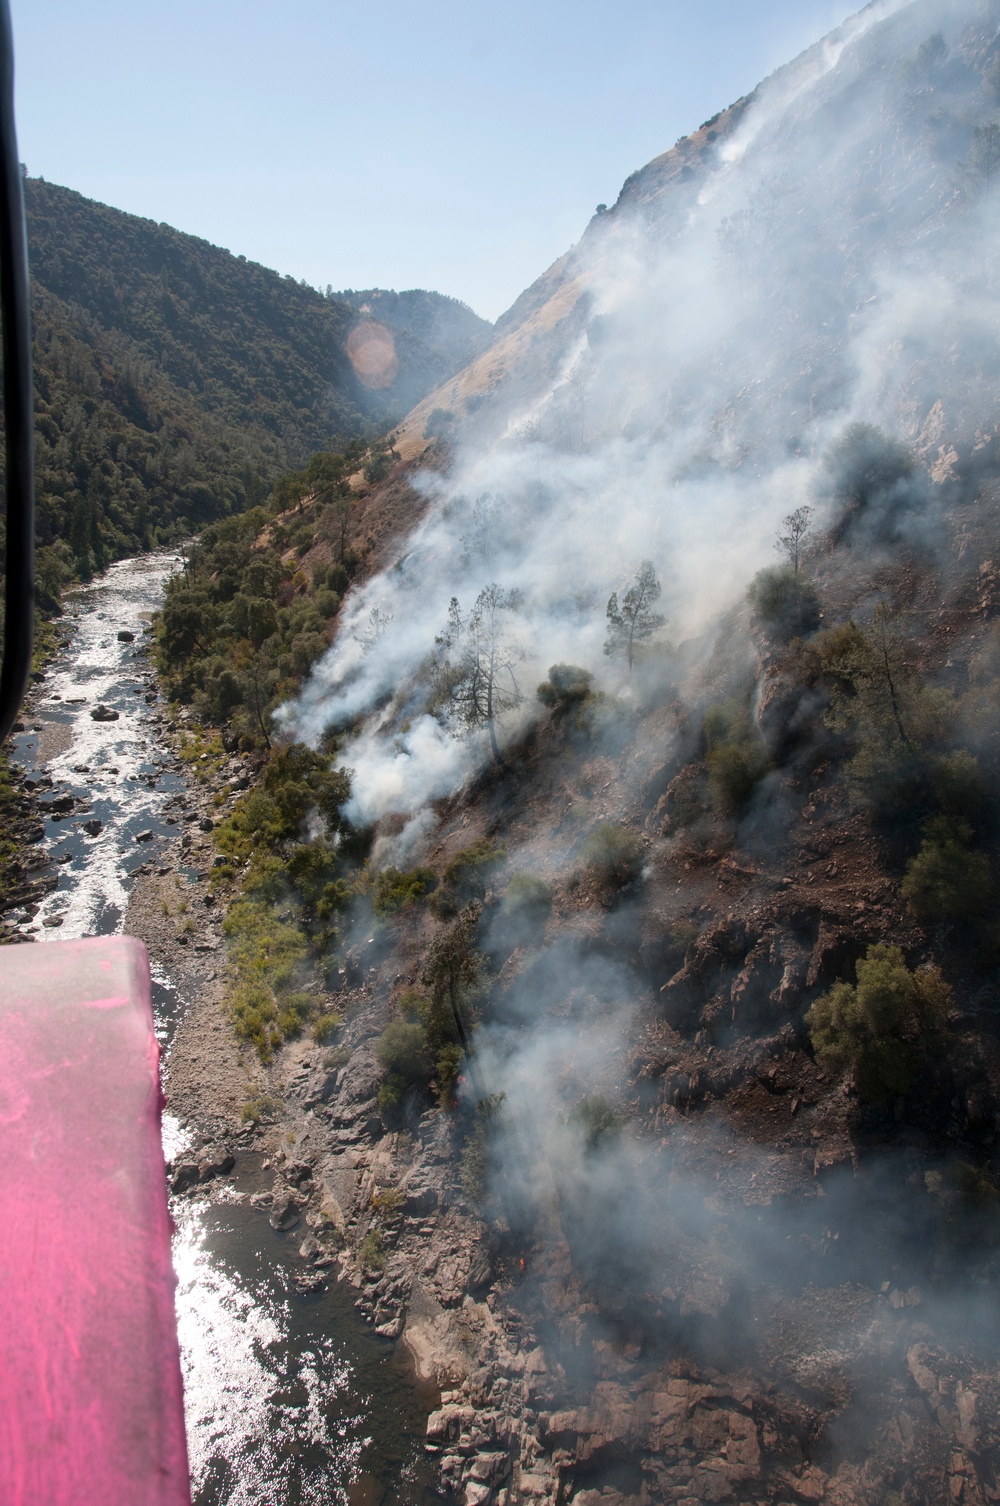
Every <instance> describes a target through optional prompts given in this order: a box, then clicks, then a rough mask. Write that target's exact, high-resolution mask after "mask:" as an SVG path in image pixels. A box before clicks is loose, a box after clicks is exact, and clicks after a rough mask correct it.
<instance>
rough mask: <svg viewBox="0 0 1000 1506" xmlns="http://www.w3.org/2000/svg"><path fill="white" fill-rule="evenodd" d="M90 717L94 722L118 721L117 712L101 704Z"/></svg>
mask: <svg viewBox="0 0 1000 1506" xmlns="http://www.w3.org/2000/svg"><path fill="white" fill-rule="evenodd" d="M90 715H91V716H92V718H93V719H94V721H95V722H116V721H117V720H118V712H117V711H114V710H112V708H111V707H110V706H105V705H104V704H103V703H102V704H101V705H99V706H95V707H94V709H93V711H92V712H91V713H90Z"/></svg>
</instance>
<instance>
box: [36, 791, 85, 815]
mask: <svg viewBox="0 0 1000 1506" xmlns="http://www.w3.org/2000/svg"><path fill="white" fill-rule="evenodd" d="M75 804H76V801H75V800H74V798H73V796H72V795H56V796H55V798H54V799H53V800H40V801H39V802H38V809H39V810H40V811H42V812H43V814H44V815H46V816H56V815H58V816H65V815H67V814H68V813H69V812H70V811H71V810H72V809H73V807H74V805H75Z"/></svg>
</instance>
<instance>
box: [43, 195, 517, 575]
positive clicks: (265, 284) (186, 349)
mask: <svg viewBox="0 0 1000 1506" xmlns="http://www.w3.org/2000/svg"><path fill="white" fill-rule="evenodd" d="M24 188H25V206H26V211H27V220H28V239H29V255H30V264H31V274H32V300H33V318H34V329H35V385H36V432H37V469H38V487H37V495H38V544H39V580H40V585H41V587H42V591H43V592H44V593H47V594H48V595H49V596H50V597H54V596H56V595H57V593H58V589H59V586H60V585H62V584H64V583H65V582H66V581H68V580H70V579H73V578H74V577H80V578H83V579H86V578H87V577H88V576H89V575H90V574H91V573H92V572H93V571H94V570H97V569H100V568H101V567H102V566H103V565H104V564H105V563H107V562H108V561H110V560H111V559H114V558H118V557H121V556H122V555H125V554H128V553H131V552H134V551H136V550H139V549H145V548H149V547H153V546H156V545H162V544H165V543H168V542H170V541H172V540H174V539H176V538H178V537H179V536H180V535H182V534H183V533H185V532H190V531H191V530H197V529H199V528H201V527H203V526H204V525H205V524H207V523H209V522H211V521H213V520H215V519H219V518H224V517H227V516H231V515H232V514H234V513H238V512H240V511H242V510H243V509H244V508H246V507H253V506H256V505H258V504H260V503H261V502H262V501H263V500H264V498H265V497H266V496H267V495H268V493H269V492H270V490H271V487H272V485H273V484H274V482H275V481H276V480H277V478H278V477H279V476H281V475H282V474H285V473H287V472H288V471H289V470H291V469H295V468H298V467H301V466H302V465H303V464H304V463H305V462H306V460H307V459H308V458H309V456H310V455H312V454H314V453H315V452H317V451H323V450H341V449H342V448H343V446H344V444H345V443H347V442H348V441H350V440H357V439H358V438H359V437H360V438H367V437H371V436H372V435H374V434H377V433H379V432H381V431H383V430H384V429H385V427H386V426H387V424H389V423H391V422H393V421H395V419H396V418H398V417H399V416H400V415H401V413H402V411H403V407H404V405H403V403H402V401H401V396H400V394H401V392H402V391H403V388H404V387H405V391H406V396H407V399H408V400H409V398H410V395H411V393H413V392H418V393H422V392H424V391H426V390H428V388H429V387H430V386H431V385H433V383H434V382H435V381H437V380H438V379H439V377H440V375H441V373H442V372H443V371H445V370H453V369H456V368H457V366H458V365H460V364H461V361H462V359H464V355H465V349H466V346H465V345H464V344H462V342H461V341H459V342H458V344H457V345H456V344H455V341H454V329H453V326H454V319H451V320H450V321H446V323H447V330H448V335H447V340H445V338H444V336H443V335H442V337H441V340H440V341H439V342H438V343H435V341H436V339H437V336H436V335H435V330H434V328H433V327H432V325H433V319H432V318H431V315H430V314H429V313H428V309H432V307H433V305H434V302H435V300H438V295H435V294H423V293H422V294H420V295H419V299H418V302H419V304H420V308H421V309H422V310H423V313H424V317H423V323H422V325H421V328H420V330H419V332H416V333H413V334H406V333H405V332H400V335H399V375H398V379H397V381H396V383H395V384H394V385H393V386H391V387H389V388H386V389H384V390H369V389H366V388H365V387H364V386H362V384H361V383H360V382H359V381H358V379H357V378H356V376H355V374H354V371H353V369H352V367H351V363H350V360H349V358H348V355H347V350H346V345H347V338H348V335H349V333H350V331H351V329H352V328H353V327H354V326H356V325H357V324H358V322H359V311H358V309H357V308H355V307H352V306H350V305H349V304H348V302H347V301H346V300H342V299H340V298H338V297H335V296H327V295H324V294H323V293H321V292H319V291H318V290H316V289H314V288H311V287H308V286H307V285H305V284H304V283H299V282H296V281H295V280H294V279H293V278H291V277H282V276H280V275H279V274H278V273H277V272H272V271H269V270H268V269H267V268H265V267H261V266H258V265H256V264H255V263H253V262H249V261H247V260H246V258H245V257H242V256H234V255H231V254H230V252H228V251H225V250H222V249H220V248H219V247H217V246H212V245H210V244H209V243H208V242H207V241H203V240H199V239H198V238H197V237H195V236H191V235H184V234H181V233H180V232H179V231H177V230H173V229H171V227H170V226H168V225H162V224H161V225H157V224H154V223H153V222H152V221H151V220H144V219H140V218H138V217H137V216H135V215H129V214H124V213H122V212H121V211H120V210H117V209H112V208H109V207H108V206H106V205H103V204H97V203H94V202H92V201H91V200H89V199H85V198H83V197H82V196H81V195H80V194H77V193H74V192H73V191H72V190H70V189H67V188H60V187H57V186H55V185H53V184H50V183H46V182H44V181H43V180H42V179H35V178H26V179H25V184H24ZM438 301H439V302H440V304H441V305H442V306H445V305H447V306H448V308H449V309H450V307H451V305H452V304H453V302H454V300H451V299H444V298H441V299H439V300H438ZM455 308H456V309H460V310H461V309H462V306H461V305H457V304H456V305H455ZM366 317H369V316H367V315H365V314H362V315H361V316H360V318H361V319H362V320H364V319H365V318H366ZM462 318H464V319H465V322H466V323H470V322H471V323H470V328H471V327H472V326H475V329H474V330H473V335H472V336H470V338H475V337H476V333H477V331H478V326H480V325H482V326H483V329H488V328H489V326H487V325H485V324H484V322H483V321H481V320H477V319H476V316H475V315H474V314H472V313H471V311H465V310H462ZM460 322H461V320H460ZM478 338H480V339H482V334H481V332H480V333H479V334H478ZM453 346H454V348H452V347H453ZM397 387H399V389H400V390H399V391H398V392H397V391H396V388H397ZM43 599H44V598H43Z"/></svg>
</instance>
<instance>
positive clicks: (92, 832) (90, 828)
mask: <svg viewBox="0 0 1000 1506" xmlns="http://www.w3.org/2000/svg"><path fill="white" fill-rule="evenodd" d="M83 829H84V831H85V832H86V833H87V836H88V837H99V836H100V834H101V832H102V831H103V830H104V822H103V821H98V820H97V819H96V817H95V819H94V820H93V821H84V823H83Z"/></svg>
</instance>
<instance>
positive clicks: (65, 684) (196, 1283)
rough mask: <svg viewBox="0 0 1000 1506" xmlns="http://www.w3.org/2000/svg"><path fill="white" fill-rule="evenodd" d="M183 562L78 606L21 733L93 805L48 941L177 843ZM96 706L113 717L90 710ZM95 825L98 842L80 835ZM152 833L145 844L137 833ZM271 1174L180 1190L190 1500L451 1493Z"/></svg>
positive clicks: (179, 995)
mask: <svg viewBox="0 0 1000 1506" xmlns="http://www.w3.org/2000/svg"><path fill="white" fill-rule="evenodd" d="M180 564H181V561H180V559H179V557H178V556H176V555H172V554H158V555H147V556H144V557H142V558H139V559H134V560H123V561H120V562H119V563H118V564H115V565H112V566H111V568H110V569H109V570H107V571H106V572H105V573H104V574H103V575H102V576H101V577H100V578H98V579H97V580H95V581H94V582H93V583H92V584H91V585H89V586H86V587H84V588H82V589H80V590H78V591H75V592H73V593H72V594H71V595H70V596H68V597H67V604H66V613H65V616H64V618H63V619H62V620H61V621H60V623H59V624H58V626H59V627H60V628H62V629H63V630H64V631H63V632H62V637H63V638H64V639H67V640H68V642H67V643H66V644H65V646H64V647H62V648H60V650H59V652H58V654H57V656H56V658H55V660H54V662H53V663H52V664H51V665H50V666H49V668H48V670H47V672H46V676H45V680H44V683H43V684H42V685H40V686H39V687H38V688H37V691H36V693H35V695H34V696H33V698H32V710H31V711H30V712H29V713H27V714H26V716H25V722H26V730H25V731H23V732H20V733H18V734H16V735H15V737H14V738H13V739H12V746H11V753H12V757H13V759H14V761H15V762H16V763H18V764H19V765H20V766H21V767H22V768H23V769H24V771H25V773H26V775H27V777H28V778H29V779H31V780H34V781H35V782H36V783H37V782H38V781H42V782H43V784H44V781H46V780H47V779H51V781H52V789H51V791H49V790H48V789H44V790H43V793H45V795H46V797H51V796H58V795H64V794H70V795H72V796H73V797H74V798H75V800H76V801H77V802H81V803H84V802H85V808H84V809H83V810H81V809H79V806H78V807H77V808H75V809H74V811H73V812H72V814H70V815H66V816H61V815H60V813H58V812H52V813H51V814H48V815H47V816H46V819H45V839H44V844H43V845H44V848H45V850H46V854H47V857H48V859H49V862H50V864H51V870H50V871H51V872H53V873H56V874H58V877H59V883H58V887H57V888H55V889H54V890H52V892H51V893H49V894H47V895H46V896H45V899H44V901H43V902H42V904H41V906H40V908H39V910H38V912H37V914H36V915H35V916H34V917H29V916H27V915H24V916H21V917H20V921H21V929H22V930H23V931H25V932H28V933H31V934H33V935H34V936H36V937H37V939H38V940H39V941H50V940H58V939H61V938H67V937H80V936H88V935H112V934H114V933H116V932H119V931H121V929H122V927H123V923H124V917H125V914H126V910H127V907H128V898H129V892H130V889H131V887H132V885H133V884H134V883H135V882H136V880H135V877H134V874H135V870H136V869H137V868H138V867H139V866H140V865H141V864H142V863H144V862H148V861H149V860H150V859H151V858H153V859H154V860H155V857H156V853H157V849H158V848H159V847H160V846H162V845H163V844H165V843H166V842H168V841H170V840H172V839H173V838H175V837H176V831H175V830H174V829H173V827H172V825H171V824H170V823H169V822H168V819H167V813H168V810H169V803H170V801H171V800H172V799H173V798H175V797H176V796H177V795H179V794H181V793H183V792H184V790H185V789H186V784H185V780H184V777H183V775H182V774H181V772H180V771H179V769H178V767H177V765H176V763H175V762H174V759H173V756H172V754H171V751H170V749H169V748H168V747H167V746H166V744H165V743H164V742H163V741H162V740H161V738H160V735H159V728H158V726H157V719H156V695H155V686H153V685H152V684H151V676H150V669H149V660H148V658H147V656H146V654H145V653H144V652H143V641H142V640H143V633H144V628H145V625H146V623H147V621H148V618H149V615H150V613H151V612H153V611H155V609H156V607H157V606H158V604H159V602H160V599H161V597H162V592H163V587H164V583H165V582H166V580H167V579H168V578H169V576H170V575H171V574H172V573H173V572H174V571H175V570H177V569H178V568H179V567H180ZM119 632H125V633H131V634H133V635H134V641H131V642H130V641H120V640H119V638H118V633H119ZM98 703H102V704H104V705H105V706H108V707H109V708H110V709H111V710H113V711H117V712H118V718H117V720H115V721H107V722H97V721H94V720H93V719H92V717H91V715H90V712H91V710H92V709H94V708H95V706H96V705H97V704H98ZM98 821H99V822H100V823H101V826H100V829H99V830H97V829H96V827H95V828H94V834H90V833H88V832H87V831H86V830H85V827H84V823H85V822H90V823H96V822H98ZM147 831H150V832H152V837H151V839H149V840H146V841H143V842H142V843H138V844H137V842H136V837H137V836H138V835H139V834H140V833H142V832H147ZM153 994H154V999H153V1005H154V1015H155V1022H156V1030H157V1035H158V1037H159V1039H160V1042H161V1045H162V1047H163V1049H164V1051H165V1052H166V1053H167V1055H168V1058H169V1051H170V1042H171V1039H172V1036H173V1032H174V1030H175V1029H176V1026H177V1023H178V1021H179V1020H180V1018H181V1017H182V1016H183V1013H184V1010H185V1008H186V1007H187V1002H188V1001H187V1000H186V999H185V998H184V996H183V992H182V991H181V989H180V988H178V986H177V985H176V983H175V981H174V980H172V979H171V978H170V976H169V975H167V974H166V973H164V972H162V971H157V970H156V969H154V985H153ZM164 1140H165V1150H166V1152H167V1155H168V1158H171V1157H173V1156H174V1155H176V1153H177V1151H178V1150H180V1149H182V1148H183V1144H184V1141H185V1131H184V1129H183V1127H182V1126H181V1125H179V1124H178V1123H177V1122H176V1121H175V1120H173V1119H171V1118H170V1116H169V1115H166V1116H165V1119H164ZM265 1185H266V1182H265V1180H264V1175H263V1170H262V1168H261V1167H260V1166H259V1164H258V1162H257V1160H256V1158H254V1157H253V1156H241V1157H240V1160H239V1163H238V1165H237V1173H236V1177H235V1179H234V1181H233V1183H232V1184H231V1185H230V1186H228V1187H226V1186H225V1185H221V1184H220V1185H217V1186H216V1188H215V1190H214V1191H213V1193H212V1195H211V1196H197V1197H194V1198H191V1197H188V1198H178V1199H174V1200H173V1207H172V1212H173V1215H174V1219H175V1222H176V1225H177V1232H176V1236H175V1244H174V1264H175V1268H176V1271H177V1276H178V1287H177V1320H178V1331H179V1335H180V1342H181V1357H182V1365H183V1370H184V1386H185V1412H186V1421H187V1431H188V1450H189V1455H190V1461H191V1476H192V1499H193V1502H194V1506H313V1503H316V1506H319V1503H324V1506H326V1503H343V1506H383V1503H384V1506H429V1503H431V1502H433V1501H439V1500H440V1494H439V1493H438V1491H436V1490H435V1488H434V1484H433V1480H434V1472H433V1469H432V1467H431V1464H430V1461H429V1460H428V1459H427V1457H426V1455H425V1453H424V1450H423V1436H424V1424H425V1421H426V1416H427V1412H428V1410H429V1407H430V1405H431V1399H429V1398H427V1397H422V1396H421V1395H420V1394H419V1392H418V1390H417V1388H416V1386H415V1384H414V1383H413V1381H412V1379H411V1377H410V1373H409V1369H408V1367H407V1365H406V1364H405V1360H404V1356H403V1354H402V1353H401V1350H400V1346H394V1345H392V1344H390V1343H389V1342H387V1341H386V1340H383V1339H380V1338H379V1337H378V1336H377V1335H376V1334H375V1333H374V1332H373V1331H372V1330H371V1329H369V1328H368V1327H367V1326H366V1325H365V1324H364V1323H363V1322H362V1320H361V1318H360V1317H359V1315H358V1314H357V1313H356V1312H355V1310H354V1306H353V1293H352V1292H351V1289H350V1288H349V1287H345V1286H341V1285H338V1284H336V1283H334V1284H333V1285H331V1287H330V1288H329V1289H328V1290H326V1291H325V1292H321V1293H317V1294H312V1295H302V1294H300V1293H299V1292H297V1291H296V1290H295V1287H294V1285H293V1283H292V1280H291V1276H292V1272H293V1267H294V1261H295V1236H294V1235H285V1234H279V1233H276V1232H275V1231H274V1230H272V1229H271V1227H270V1225H269V1224H268V1222H267V1218H266V1215H265V1214H264V1213H262V1212H261V1211H259V1210H258V1209H256V1208H254V1207H253V1206H252V1205H251V1204H250V1202H249V1196H250V1194H251V1193H252V1192H253V1191H255V1190H258V1189H259V1188H261V1187H263V1186H265Z"/></svg>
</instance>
